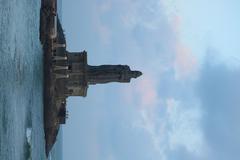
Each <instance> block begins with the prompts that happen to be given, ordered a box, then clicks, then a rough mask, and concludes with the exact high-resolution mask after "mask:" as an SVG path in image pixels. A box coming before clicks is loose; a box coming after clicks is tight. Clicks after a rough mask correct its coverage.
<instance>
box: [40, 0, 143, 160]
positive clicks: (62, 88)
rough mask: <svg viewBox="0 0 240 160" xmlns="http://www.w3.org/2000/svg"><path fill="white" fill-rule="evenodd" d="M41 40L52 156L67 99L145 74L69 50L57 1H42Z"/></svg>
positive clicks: (47, 139)
mask: <svg viewBox="0 0 240 160" xmlns="http://www.w3.org/2000/svg"><path fill="white" fill-rule="evenodd" d="M40 14H41V19H40V40H41V43H42V46H43V51H44V132H45V142H46V145H45V149H46V154H47V156H48V154H49V151H50V150H51V148H52V147H53V145H54V143H55V141H56V137H57V134H58V131H59V128H60V125H61V124H65V123H66V118H67V113H66V99H67V97H69V96H83V97H85V96H86V95H87V89H88V86H89V85H95V84H103V83H109V82H122V83H128V82H130V80H131V78H137V77H139V76H141V75H142V73H141V72H140V71H132V70H131V69H130V67H129V66H127V65H101V66H91V65H88V63H87V52H86V51H82V52H68V51H67V50H66V40H65V35H64V32H63V29H62V26H61V23H60V21H59V19H58V16H57V0H42V6H41V12H40Z"/></svg>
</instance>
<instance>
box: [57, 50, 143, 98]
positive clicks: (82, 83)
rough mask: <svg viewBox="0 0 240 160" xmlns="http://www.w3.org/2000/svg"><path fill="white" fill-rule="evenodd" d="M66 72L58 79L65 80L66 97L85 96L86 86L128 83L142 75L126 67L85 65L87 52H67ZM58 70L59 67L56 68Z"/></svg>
mask: <svg viewBox="0 0 240 160" xmlns="http://www.w3.org/2000/svg"><path fill="white" fill-rule="evenodd" d="M62 59H66V61H67V63H66V64H67V66H65V67H64V66H62V68H66V69H67V72H65V75H63V76H60V77H59V78H66V81H67V82H66V83H67V84H66V86H67V91H66V92H65V95H66V96H84V97H85V96H86V95H87V88H88V85H95V84H103V83H109V82H121V83H129V82H130V81H131V78H137V77H139V76H141V75H142V73H141V72H140V71H131V70H130V67H129V66H127V65H100V66H91V65H88V64H87V52H86V51H83V52H67V51H66V55H65V58H64V57H62ZM57 67H58V68H59V66H57Z"/></svg>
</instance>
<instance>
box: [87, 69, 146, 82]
mask: <svg viewBox="0 0 240 160" xmlns="http://www.w3.org/2000/svg"><path fill="white" fill-rule="evenodd" d="M141 75H142V73H141V72H140V71H131V70H130V68H129V66H127V65H101V66H90V65H88V67H87V76H88V77H87V79H88V80H87V81H88V84H102V83H109V82H122V83H128V82H130V80H131V78H137V77H139V76H141Z"/></svg>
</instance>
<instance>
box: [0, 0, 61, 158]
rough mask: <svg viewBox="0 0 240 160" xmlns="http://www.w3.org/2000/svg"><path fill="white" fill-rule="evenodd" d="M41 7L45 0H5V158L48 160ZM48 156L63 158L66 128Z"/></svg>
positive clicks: (1, 150)
mask: <svg viewBox="0 0 240 160" xmlns="http://www.w3.org/2000/svg"><path fill="white" fill-rule="evenodd" d="M59 4H61V1H59ZM40 6H41V1H40V0H0V160H46V159H47V158H46V156H45V147H44V146H45V139H44V129H43V65H44V64H43V51H42V46H41V43H40V40H39V19H40V17H39V15H40ZM60 9H61V7H60ZM59 13H61V11H59ZM48 159H49V160H62V130H60V134H59V135H58V138H57V143H56V144H55V146H54V148H53V150H52V151H51V153H50V156H49V158H48Z"/></svg>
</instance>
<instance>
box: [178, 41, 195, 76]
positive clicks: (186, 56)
mask: <svg viewBox="0 0 240 160" xmlns="http://www.w3.org/2000/svg"><path fill="white" fill-rule="evenodd" d="M175 51H176V55H175V60H174V69H175V78H176V79H185V78H189V76H192V73H194V72H195V71H196V66H197V59H196V57H195V56H194V55H193V53H192V51H191V49H190V48H188V47H187V46H184V45H183V44H181V43H180V42H179V43H177V44H175Z"/></svg>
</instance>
